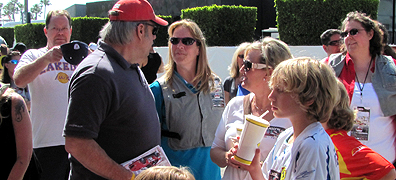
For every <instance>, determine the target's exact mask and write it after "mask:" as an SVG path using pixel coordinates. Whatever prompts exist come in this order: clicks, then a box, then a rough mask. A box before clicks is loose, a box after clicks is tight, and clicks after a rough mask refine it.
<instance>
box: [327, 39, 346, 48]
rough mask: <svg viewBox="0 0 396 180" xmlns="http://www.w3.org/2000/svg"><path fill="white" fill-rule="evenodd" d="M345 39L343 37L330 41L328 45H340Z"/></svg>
mask: <svg viewBox="0 0 396 180" xmlns="http://www.w3.org/2000/svg"><path fill="white" fill-rule="evenodd" d="M343 42H344V41H343V40H342V39H339V40H334V41H330V42H329V43H328V44H327V45H328V46H340V45H341V44H342V43H343Z"/></svg>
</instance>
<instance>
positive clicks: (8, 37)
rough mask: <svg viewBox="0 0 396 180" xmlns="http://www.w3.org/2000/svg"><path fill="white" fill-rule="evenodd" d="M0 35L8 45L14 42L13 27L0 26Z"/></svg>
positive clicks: (10, 45)
mask: <svg viewBox="0 0 396 180" xmlns="http://www.w3.org/2000/svg"><path fill="white" fill-rule="evenodd" d="M0 36H1V37H3V38H4V40H5V41H6V42H7V45H8V47H10V48H11V47H12V44H13V43H14V28H9V27H5V28H0Z"/></svg>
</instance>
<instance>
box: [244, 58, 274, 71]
mask: <svg viewBox="0 0 396 180" xmlns="http://www.w3.org/2000/svg"><path fill="white" fill-rule="evenodd" d="M243 66H244V69H245V71H246V72H248V71H250V69H252V68H253V69H265V68H271V67H270V66H267V65H266V64H260V63H252V62H251V61H249V60H247V59H244V60H243Z"/></svg>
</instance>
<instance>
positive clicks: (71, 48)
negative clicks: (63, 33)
mask: <svg viewBox="0 0 396 180" xmlns="http://www.w3.org/2000/svg"><path fill="white" fill-rule="evenodd" d="M61 50H62V54H63V58H65V60H66V61H67V62H68V63H70V64H72V65H78V64H80V62H81V61H82V60H83V59H84V58H85V57H87V56H88V45H87V44H86V43H84V42H81V41H72V42H70V43H67V44H62V45H61Z"/></svg>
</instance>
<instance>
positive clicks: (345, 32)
mask: <svg viewBox="0 0 396 180" xmlns="http://www.w3.org/2000/svg"><path fill="white" fill-rule="evenodd" d="M360 30H364V29H356V28H353V29H351V30H349V31H344V32H342V33H341V37H342V38H345V37H347V36H348V34H349V35H351V36H354V35H356V34H357V33H359V31H360Z"/></svg>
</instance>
